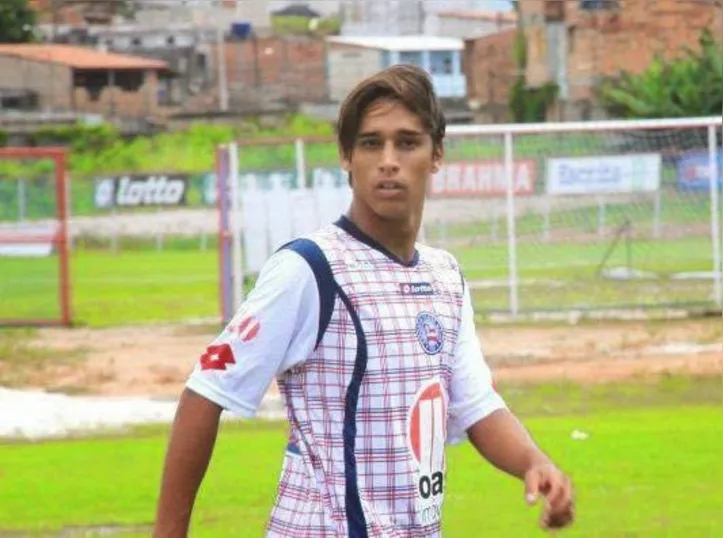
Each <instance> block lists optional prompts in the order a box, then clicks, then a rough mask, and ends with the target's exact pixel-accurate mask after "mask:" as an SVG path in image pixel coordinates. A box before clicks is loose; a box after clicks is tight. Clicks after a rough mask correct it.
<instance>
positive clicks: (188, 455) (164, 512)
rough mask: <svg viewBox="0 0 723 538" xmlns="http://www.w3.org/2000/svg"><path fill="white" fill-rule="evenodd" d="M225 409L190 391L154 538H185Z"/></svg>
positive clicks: (174, 438) (171, 450)
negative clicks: (222, 412)
mask: <svg viewBox="0 0 723 538" xmlns="http://www.w3.org/2000/svg"><path fill="white" fill-rule="evenodd" d="M221 411H222V409H221V408H220V407H219V406H218V405H216V404H215V403H213V402H211V401H209V400H207V399H206V398H203V397H202V396H199V395H198V394H196V393H195V392H193V391H191V390H189V389H186V390H184V391H183V393H182V394H181V398H180V401H179V404H178V411H177V412H176V417H175V420H174V423H173V429H172V431H171V439H170V442H169V445H168V451H167V453H166V462H165V466H164V469H163V479H162V482H161V492H160V498H159V499H158V509H157V516H156V525H155V529H154V532H153V536H154V538H185V537H186V536H187V534H188V526H189V522H190V519H191V511H192V509H193V504H194V502H195V499H196V494H197V493H198V489H199V487H200V485H201V481H202V480H203V477H204V475H205V473H206V469H207V468H208V464H209V462H210V460H211V454H212V453H213V447H214V444H215V442H216V435H217V433H218V425H219V419H220V416H221Z"/></svg>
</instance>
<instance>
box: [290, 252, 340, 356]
mask: <svg viewBox="0 0 723 538" xmlns="http://www.w3.org/2000/svg"><path fill="white" fill-rule="evenodd" d="M281 248H282V249H284V248H285V249H289V250H293V251H294V252H296V253H297V254H299V255H300V256H301V257H302V258H304V259H305V260H306V263H308V264H309V267H311V270H312V271H313V272H314V277H315V278H316V285H317V287H318V288H319V333H318V335H317V337H316V345H317V346H318V345H319V342H321V339H322V338H323V337H324V333H325V332H326V329H327V327H328V326H329V322H330V321H331V315H332V314H333V312H334V303H335V301H336V294H337V284H336V280H334V273H332V271H331V266H330V265H329V260H327V259H326V256H325V255H324V252H323V251H322V250H321V248H319V245H317V244H316V243H314V242H313V241H312V240H310V239H295V240H293V241H291V242H289V243H287V244H285V245H284V246H282V247H281ZM279 250H281V249H279Z"/></svg>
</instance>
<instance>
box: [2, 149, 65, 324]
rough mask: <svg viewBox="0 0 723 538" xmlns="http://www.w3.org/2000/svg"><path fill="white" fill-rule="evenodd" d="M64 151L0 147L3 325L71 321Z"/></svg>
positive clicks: (63, 322)
mask: <svg viewBox="0 0 723 538" xmlns="http://www.w3.org/2000/svg"><path fill="white" fill-rule="evenodd" d="M68 250H69V249H68V185H67V183H66V154H65V151H64V150H62V149H56V148H0V275H2V277H0V325H6V326H7V325H16V326H32V325H66V326H67V325H70V324H71V321H72V312H71V304H70V303H71V301H70V272H69V255H68Z"/></svg>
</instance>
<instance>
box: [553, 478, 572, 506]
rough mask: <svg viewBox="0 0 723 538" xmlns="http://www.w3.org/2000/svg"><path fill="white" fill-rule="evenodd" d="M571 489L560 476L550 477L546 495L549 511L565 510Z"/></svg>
mask: <svg viewBox="0 0 723 538" xmlns="http://www.w3.org/2000/svg"><path fill="white" fill-rule="evenodd" d="M571 492H572V488H571V487H570V484H569V481H568V480H567V478H565V477H564V476H562V475H561V474H556V475H554V476H551V477H550V491H549V493H548V494H547V500H548V501H549V503H550V508H551V510H553V511H555V510H561V509H563V508H565V507H566V506H567V505H568V503H569V500H570V494H571Z"/></svg>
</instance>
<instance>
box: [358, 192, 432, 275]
mask: <svg viewBox="0 0 723 538" xmlns="http://www.w3.org/2000/svg"><path fill="white" fill-rule="evenodd" d="M347 217H348V218H349V220H350V221H351V222H353V223H354V225H355V226H356V227H357V228H359V229H360V230H361V231H362V232H364V233H365V234H366V235H368V236H369V237H371V238H372V239H374V240H375V241H376V242H377V243H379V244H380V245H382V246H383V247H384V248H386V249H387V250H388V251H389V252H391V253H392V254H394V255H395V256H396V257H398V258H399V259H400V260H402V261H404V262H405V263H409V262H411V261H412V260H413V259H414V251H415V249H414V246H415V244H416V242H417V234H418V233H419V227H420V225H421V219H420V218H419V217H417V216H416V215H412V216H410V218H409V219H408V220H406V221H405V220H399V221H393V220H384V219H382V218H380V217H378V216H377V215H375V214H374V213H373V212H372V211H371V210H369V209H368V208H362V207H359V206H357V205H356V204H355V203H353V202H352V204H351V207H350V208H349V212H348V214H347Z"/></svg>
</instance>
